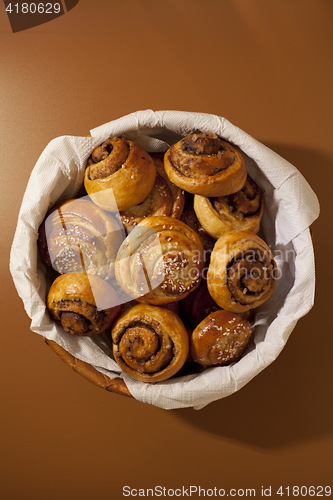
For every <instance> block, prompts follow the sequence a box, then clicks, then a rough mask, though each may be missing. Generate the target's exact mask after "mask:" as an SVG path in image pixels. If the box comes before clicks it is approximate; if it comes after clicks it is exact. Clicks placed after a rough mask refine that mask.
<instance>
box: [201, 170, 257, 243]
mask: <svg viewBox="0 0 333 500" xmlns="http://www.w3.org/2000/svg"><path fill="white" fill-rule="evenodd" d="M194 210H195V213H196V215H197V217H198V219H199V222H200V224H201V226H202V227H203V228H204V229H205V230H206V231H207V233H208V234H209V235H210V236H212V237H213V238H216V239H217V238H219V237H220V236H221V235H222V234H224V233H227V232H229V231H250V232H251V233H257V232H258V231H259V228H260V221H261V218H262V214H263V211H264V198H263V195H262V192H261V190H260V188H259V187H258V186H257V184H256V183H255V182H254V181H253V180H252V179H251V178H250V177H249V176H247V179H246V183H245V184H244V186H243V188H242V189H241V190H240V191H237V192H236V193H233V194H230V195H227V196H220V197H217V198H207V197H205V196H200V195H195V196H194Z"/></svg>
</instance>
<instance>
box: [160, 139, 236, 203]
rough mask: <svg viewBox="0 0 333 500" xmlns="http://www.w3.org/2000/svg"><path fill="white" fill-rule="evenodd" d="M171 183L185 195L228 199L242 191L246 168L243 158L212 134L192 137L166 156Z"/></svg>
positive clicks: (169, 150) (178, 143) (227, 143)
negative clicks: (186, 192) (192, 194)
mask: <svg viewBox="0 0 333 500" xmlns="http://www.w3.org/2000/svg"><path fill="white" fill-rule="evenodd" d="M164 167H165V171H166V173H167V175H168V177H169V179H170V180H171V181H172V182H173V183H174V184H176V186H179V187H180V188H182V189H185V191H188V192H189V193H194V194H200V195H202V196H225V195H228V194H231V193H235V192H236V191H239V190H240V189H242V187H243V186H244V184H245V180H246V166H245V161H244V158H243V156H242V154H241V153H240V152H239V151H238V150H237V149H236V148H235V147H234V146H233V145H232V144H230V143H229V142H227V141H225V140H223V139H220V138H219V137H218V136H217V135H215V134H212V133H197V134H191V135H188V136H186V137H184V138H183V139H181V140H180V141H179V142H177V143H176V144H173V145H172V146H171V147H170V148H169V149H168V151H167V152H166V153H165V155H164Z"/></svg>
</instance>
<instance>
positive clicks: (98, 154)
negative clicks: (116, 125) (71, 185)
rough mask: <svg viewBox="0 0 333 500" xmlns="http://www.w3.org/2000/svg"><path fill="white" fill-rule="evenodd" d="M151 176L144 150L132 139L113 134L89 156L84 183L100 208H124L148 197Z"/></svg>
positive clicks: (150, 162) (150, 164)
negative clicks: (127, 139)
mask: <svg viewBox="0 0 333 500" xmlns="http://www.w3.org/2000/svg"><path fill="white" fill-rule="evenodd" d="M155 177H156V168H155V165H154V162H153V160H152V158H151V157H150V156H149V154H148V153H146V152H145V151H144V150H143V149H141V148H140V147H139V146H138V145H137V144H136V143H135V142H133V141H126V140H125V139H121V138H119V137H113V138H110V139H107V140H106V141H105V142H103V144H102V145H101V146H99V147H98V148H96V149H95V150H94V151H93V152H92V154H91V156H90V157H89V159H88V165H87V168H86V170H85V175H84V186H85V188H86V191H87V193H88V194H89V196H90V197H91V199H92V200H93V201H94V203H96V204H97V205H98V206H99V207H101V208H103V209H104V210H110V211H115V210H117V209H118V210H126V209H127V208H129V207H132V206H133V205H137V204H138V203H141V202H142V201H143V200H144V199H145V198H146V197H147V196H148V194H149V193H150V191H151V190H152V188H153V186H154V182H155Z"/></svg>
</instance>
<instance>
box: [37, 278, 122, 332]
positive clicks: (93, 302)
mask: <svg viewBox="0 0 333 500" xmlns="http://www.w3.org/2000/svg"><path fill="white" fill-rule="evenodd" d="M112 303H114V304H116V303H117V297H116V294H115V292H114V290H113V288H112V287H111V286H110V285H109V284H108V283H107V282H106V281H104V280H102V279H101V278H99V277H98V276H94V275H89V276H88V275H87V274H85V273H67V274H62V275H61V276H59V277H58V278H57V279H56V280H55V281H54V282H53V283H52V285H51V288H50V290H49V293H48V297H47V308H48V310H49V312H50V314H51V316H52V317H53V318H54V319H56V320H58V321H60V322H61V325H62V327H63V328H64V330H65V331H66V332H68V333H71V334H73V335H94V334H96V333H100V332H102V331H104V330H106V329H107V328H109V327H110V326H111V324H112V322H113V321H114V319H115V318H116V316H117V315H118V313H119V312H120V306H119V305H116V306H114V307H110V304H112Z"/></svg>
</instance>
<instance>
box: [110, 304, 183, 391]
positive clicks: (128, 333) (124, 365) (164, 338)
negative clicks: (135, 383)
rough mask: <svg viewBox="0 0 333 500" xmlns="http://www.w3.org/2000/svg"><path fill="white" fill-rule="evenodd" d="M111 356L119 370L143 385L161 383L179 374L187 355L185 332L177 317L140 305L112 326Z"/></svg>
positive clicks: (161, 310)
mask: <svg viewBox="0 0 333 500" xmlns="http://www.w3.org/2000/svg"><path fill="white" fill-rule="evenodd" d="M111 333H112V340H113V355H114V358H115V360H116V361H117V363H118V364H119V366H120V367H121V369H122V370H123V371H124V372H126V373H128V375H130V376H131V377H132V378H134V379H136V380H140V381H142V382H161V381H163V380H166V379H168V378H170V377H172V376H173V375H175V373H177V372H178V370H180V368H181V367H182V366H183V364H184V363H185V360H186V358H187V355H188V351H189V339H188V334H187V331H186V329H185V327H184V325H183V323H182V322H181V320H180V319H179V318H178V316H177V315H176V314H174V313H173V312H171V311H169V310H168V309H165V308H163V307H154V306H150V305H146V304H139V305H137V306H134V307H132V308H131V309H129V310H128V311H126V312H125V313H124V314H122V315H121V316H120V318H119V319H118V320H117V321H116V322H115V324H114V325H113V328H112V332H111Z"/></svg>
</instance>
